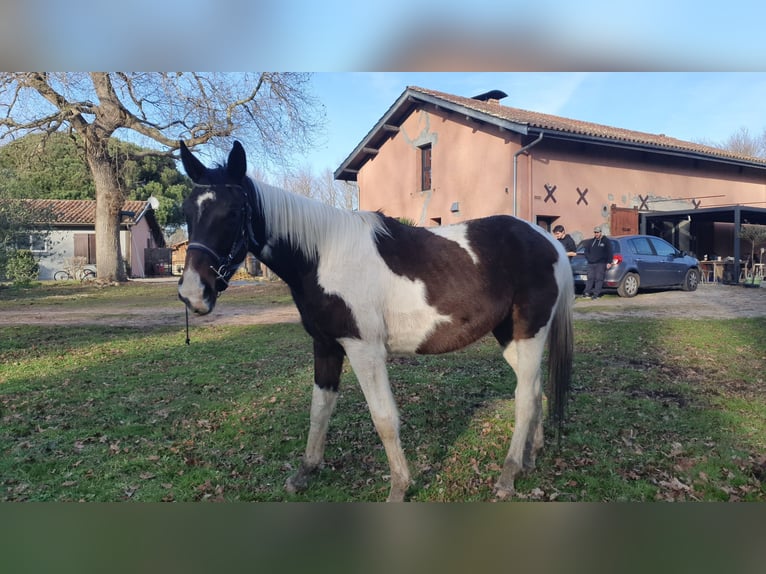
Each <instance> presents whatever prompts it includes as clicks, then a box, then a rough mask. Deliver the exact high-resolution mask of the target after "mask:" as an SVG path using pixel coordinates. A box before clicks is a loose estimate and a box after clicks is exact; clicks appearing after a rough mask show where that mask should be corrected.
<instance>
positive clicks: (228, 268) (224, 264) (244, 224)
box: [186, 184, 260, 293]
mask: <svg viewBox="0 0 766 574" xmlns="http://www.w3.org/2000/svg"><path fill="white" fill-rule="evenodd" d="M197 187H208V188H210V187H220V185H197ZM224 187H238V188H239V189H241V190H242V191H243V194H244V198H245V206H244V207H243V208H242V221H241V222H240V232H239V235H238V237H237V239H236V241H234V243H233V244H232V246H231V249H230V250H229V254H228V255H227V256H225V257H222V256H221V255H219V254H218V253H217V252H216V251H215V250H214V249H212V248H210V247H208V246H207V245H205V244H204V243H200V242H198V241H193V242H190V243H189V245H188V246H187V247H186V249H187V251H188V250H196V251H202V252H203V253H206V254H207V255H209V256H210V257H212V258H213V261H215V265H211V266H210V269H212V270H213V273H215V275H216V279H217V280H220V281H221V282H222V284H223V286H222V287H221V288H220V289H218V292H219V293H220V292H221V291H223V290H225V289H226V288H227V287H228V286H229V279H231V277H232V275H234V273H235V272H236V271H237V269H238V268H239V266H240V265H241V264H242V261H243V259H244V258H243V259H240V260H239V261H237V260H236V259H237V254H238V253H239V252H240V251H242V250H243V249H244V250H245V253H247V251H251V252H256V251H258V250H259V249H260V244H259V243H258V241H256V239H255V234H254V233H253V207H252V205H251V204H250V198H249V194H248V193H247V191H246V190H245V189H244V188H243V187H242V186H241V185H236V184H225V185H224ZM216 286H218V285H216Z"/></svg>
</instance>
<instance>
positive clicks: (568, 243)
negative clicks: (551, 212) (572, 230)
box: [553, 225, 577, 260]
mask: <svg viewBox="0 0 766 574" xmlns="http://www.w3.org/2000/svg"><path fill="white" fill-rule="evenodd" d="M553 237H555V238H556V239H558V240H559V243H561V245H562V246H563V247H564V251H566V252H567V257H569V259H570V260H571V259H572V257H574V256H575V255H576V251H577V246H576V245H575V242H574V239H572V236H571V235H569V234H568V233H567V232H566V230H565V229H564V226H563V225H557V226H556V227H554V228H553Z"/></svg>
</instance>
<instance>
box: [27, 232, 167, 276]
mask: <svg viewBox="0 0 766 574" xmlns="http://www.w3.org/2000/svg"><path fill="white" fill-rule="evenodd" d="M76 233H89V234H93V233H95V232H94V231H93V228H92V227H78V228H65V229H54V230H52V231H50V232H49V234H48V241H47V250H46V251H45V252H44V253H43V252H36V255H37V257H38V263H39V265H40V272H39V273H38V278H39V279H40V280H49V279H53V275H54V273H55V272H56V271H59V270H61V269H66V267H67V260H68V259H71V258H72V257H74V253H75V251H74V236H75V234H76ZM155 246H156V245H155V243H154V239H153V237H152V234H151V230H150V228H149V224H148V223H147V222H146V220H145V219H142V220H141V221H139V222H138V223H137V224H135V225H132V226H131V227H130V230H126V229H122V230H121V231H120V250H121V251H122V256H123V258H124V259H125V261H126V262H128V263H129V264H130V275H129V276H130V277H144V276H145V271H144V249H145V248H146V247H155ZM88 267H90V268H92V269H95V268H96V266H95V265H88Z"/></svg>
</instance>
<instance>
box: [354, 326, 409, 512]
mask: <svg viewBox="0 0 766 574" xmlns="http://www.w3.org/2000/svg"><path fill="white" fill-rule="evenodd" d="M343 346H344V348H345V349H346V354H347V355H348V359H349V361H350V363H351V367H352V368H353V369H354V373H355V374H356V377H357V379H358V380H359V385H360V386H361V388H362V393H364V398H365V400H366V401H367V406H368V407H369V409H370V414H371V415H372V422H373V424H374V425H375V430H376V431H378V436H380V440H381V441H382V442H383V447H384V448H385V450H386V456H387V457H388V464H389V467H390V473H391V489H390V491H389V493H388V502H403V501H404V495H405V494H406V492H407V489H408V488H409V486H410V482H411V478H410V470H409V467H408V466H407V459H406V457H405V456H404V451H403V450H402V444H401V441H400V440H399V411H398V409H397V408H396V401H395V400H394V395H393V393H392V392H391V385H390V383H389V381H388V372H387V370H386V349H385V347H384V345H383V344H382V343H378V344H376V343H368V342H365V341H360V340H358V339H346V340H344V341H343Z"/></svg>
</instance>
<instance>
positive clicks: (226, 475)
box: [0, 284, 766, 501]
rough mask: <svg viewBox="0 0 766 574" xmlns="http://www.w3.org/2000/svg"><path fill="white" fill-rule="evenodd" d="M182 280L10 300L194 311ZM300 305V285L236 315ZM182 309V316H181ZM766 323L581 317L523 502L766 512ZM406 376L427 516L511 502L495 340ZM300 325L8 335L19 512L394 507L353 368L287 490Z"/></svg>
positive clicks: (8, 297)
mask: <svg viewBox="0 0 766 574" xmlns="http://www.w3.org/2000/svg"><path fill="white" fill-rule="evenodd" d="M174 290H175V286H174V285H147V284H140V285H138V284H131V285H126V286H120V287H113V288H105V289H98V288H96V287H94V286H81V285H75V284H72V285H46V286H44V287H38V288H35V289H28V290H17V289H9V288H6V289H0V313H2V311H3V309H10V308H18V307H19V306H21V305H33V306H34V305H37V306H40V305H52V304H60V305H67V306H71V307H72V308H77V306H78V305H80V306H82V305H86V306H91V307H92V306H93V305H101V304H103V305H108V306H111V307H113V306H117V305H119V306H122V307H124V308H125V309H128V310H129V309H130V308H131V307H132V306H134V305H142V306H144V307H145V306H147V305H148V306H156V307H157V308H160V307H162V306H164V305H169V304H173V305H177V301H175V300H173V299H174ZM248 299H253V300H254V302H256V303H257V304H259V305H261V304H270V303H276V304H283V303H284V302H285V301H286V299H287V293H286V291H285V290H284V289H283V288H279V287H276V288H275V287H269V288H264V290H263V291H258V290H257V289H249V290H248V289H242V290H236V289H232V290H231V292H229V291H227V293H226V294H225V295H224V296H223V298H222V300H221V302H220V304H221V305H226V304H227V303H229V302H234V301H237V302H238V303H243V302H244V301H245V300H248ZM171 301H172V302H171ZM764 323H765V321H764V320H763V319H749V320H742V319H740V320H721V321H714V320H693V319H684V320H678V319H673V320H658V319H652V320H641V321H637V320H625V319H615V320H604V321H576V323H575V332H576V347H577V348H576V351H577V354H576V358H575V379H574V389H573V392H572V400H571V403H570V408H569V415H568V421H567V423H566V427H565V433H564V436H563V439H562V441H561V444H560V447H557V445H556V444H555V442H554V441H552V440H551V437H550V436H549V437H548V443H547V445H546V448H545V450H544V451H543V453H542V455H541V456H540V457H539V459H538V468H537V469H536V470H535V471H533V472H532V473H530V474H528V475H525V476H524V477H522V478H520V479H519V480H518V481H517V489H518V490H519V493H518V497H517V498H516V499H517V500H519V499H520V500H546V501H547V500H561V501H653V500H660V501H664V500H667V501H675V500H722V501H730V500H742V501H766V487H764V480H766V476H765V474H766V458H764V453H766V380H765V378H766V371H764V364H766V330H765V329H764V326H765V324H764ZM390 376H391V380H392V383H393V385H394V387H395V389H394V391H395V395H396V397H397V400H398V403H399V407H400V411H401V415H402V442H403V445H404V448H405V452H406V454H407V456H408V458H409V462H410V467H411V470H412V473H413V477H414V479H415V484H414V485H413V486H412V488H411V489H410V492H409V498H410V499H411V500H416V501H485V500H492V498H493V495H492V486H493V484H494V482H495V481H496V480H497V477H498V475H499V472H500V468H501V466H502V462H503V458H504V456H505V453H506V451H507V449H508V446H509V440H510V434H511V432H512V429H513V376H512V373H511V370H510V368H509V367H508V366H507V365H506V364H505V363H504V361H503V360H502V358H501V356H500V353H499V348H498V346H497V344H496V343H495V342H494V340H492V339H489V338H488V339H484V340H482V341H480V342H479V343H477V344H475V345H473V346H471V347H469V348H468V349H465V350H463V351H460V352H458V353H453V354H450V355H443V356H438V357H437V356H429V357H425V356H396V357H392V358H391V359H390ZM311 381H312V355H311V343H310V339H309V337H308V335H306V334H305V333H304V331H303V329H302V328H301V327H300V326H299V325H294V324H279V325H252V326H242V325H239V326H222V325H215V324H213V325H208V326H201V327H198V328H196V329H195V331H194V337H193V340H192V344H191V345H190V346H186V345H184V344H183V338H182V337H180V336H179V332H178V328H177V327H174V328H172V329H171V328H169V327H163V326H153V327H131V326H126V327H108V328H107V327H103V326H98V325H82V326H60V327H50V326H34V325H11V326H0V500H6V501H15V500H31V501H79V500H83V501H120V500H137V501H196V500H212V501H235V500H236V501H279V500H295V501H319V500H321V501H347V500H359V501H362V500H365V501H378V500H384V499H385V497H386V495H387V493H388V484H387V478H388V477H387V474H388V465H387V462H386V458H385V454H384V452H383V449H382V446H381V443H380V441H379V439H378V437H377V435H376V434H375V431H374V429H373V427H372V423H371V421H370V417H369V414H368V411H367V408H366V405H365V403H364V399H363V397H362V395H361V392H360V391H359V389H358V385H357V384H356V382H355V380H354V376H353V374H352V373H351V372H350V369H349V368H348V366H346V367H345V369H344V375H343V381H342V383H341V397H340V400H339V402H338V408H337V411H336V413H335V416H334V417H333V419H332V422H331V426H330V434H329V437H328V445H327V453H326V465H325V468H324V469H322V470H321V471H320V472H319V474H318V476H317V477H316V478H315V480H314V482H313V483H312V484H311V486H310V488H309V489H308V490H307V491H306V492H305V493H302V494H300V495H288V494H287V493H286V492H285V491H284V489H283V483H284V481H285V479H286V478H287V477H288V476H289V475H290V473H291V470H292V469H293V468H294V467H295V466H296V465H297V464H298V462H299V458H300V456H301V454H302V452H303V449H304V446H305V440H306V432H307V429H308V410H309V401H310V396H311Z"/></svg>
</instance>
